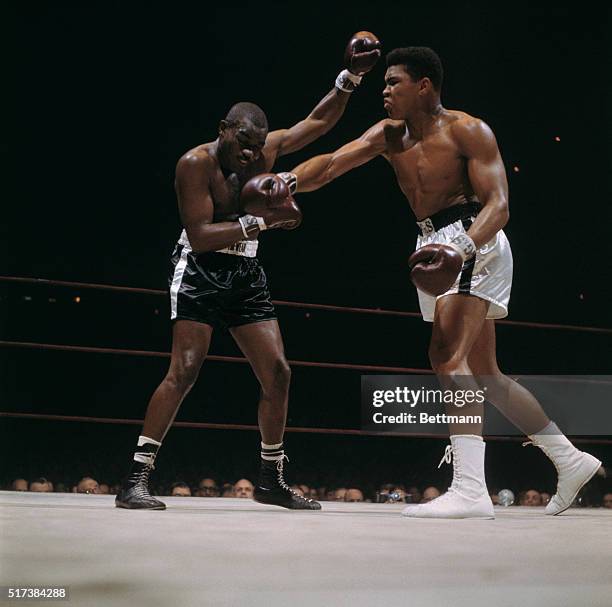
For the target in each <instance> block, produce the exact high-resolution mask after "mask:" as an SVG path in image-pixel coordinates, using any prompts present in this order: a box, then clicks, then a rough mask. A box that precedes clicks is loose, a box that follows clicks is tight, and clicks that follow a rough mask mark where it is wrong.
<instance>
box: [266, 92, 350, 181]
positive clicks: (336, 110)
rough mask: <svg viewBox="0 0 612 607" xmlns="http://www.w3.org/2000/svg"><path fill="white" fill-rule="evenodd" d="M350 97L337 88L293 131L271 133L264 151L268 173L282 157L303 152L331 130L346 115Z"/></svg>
mask: <svg viewBox="0 0 612 607" xmlns="http://www.w3.org/2000/svg"><path fill="white" fill-rule="evenodd" d="M350 96H351V93H345V92H344V91H341V90H339V89H337V88H336V87H334V88H333V89H332V90H331V91H330V92H329V93H327V95H325V97H323V99H321V101H320V102H319V103H318V104H317V106H316V107H315V108H314V110H312V112H311V113H310V114H309V115H308V116H307V117H306V118H304V120H301V121H300V122H298V123H297V124H294V125H293V126H292V127H291V128H288V129H282V130H278V131H272V132H271V133H269V134H268V137H267V138H266V145H265V147H264V149H263V154H264V156H265V158H266V165H267V170H270V169H271V168H272V166H273V165H274V162H275V160H276V159H277V158H278V157H279V156H284V155H285V154H290V153H291V152H296V151H297V150H301V149H302V148H303V147H305V146H307V145H308V144H309V143H312V142H313V141H315V140H316V139H318V138H319V137H321V136H322V135H324V134H325V133H327V131H329V130H331V129H332V128H333V126H334V125H335V124H336V123H337V122H338V120H340V117H341V116H342V114H343V113H344V109H345V108H346V104H347V102H348V100H349V97H350Z"/></svg>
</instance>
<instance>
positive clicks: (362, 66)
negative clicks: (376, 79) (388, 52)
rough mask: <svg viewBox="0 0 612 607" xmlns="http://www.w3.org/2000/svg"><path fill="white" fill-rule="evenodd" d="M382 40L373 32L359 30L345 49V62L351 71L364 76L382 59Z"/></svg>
mask: <svg viewBox="0 0 612 607" xmlns="http://www.w3.org/2000/svg"><path fill="white" fill-rule="evenodd" d="M381 48H382V45H381V43H380V40H379V39H378V38H377V37H376V36H375V35H374V34H373V33H372V32H357V33H356V34H353V37H352V38H351V39H350V40H349V43H348V44H347V45H346V50H345V51H344V64H345V65H346V67H347V68H348V70H349V71H350V72H352V73H353V74H356V75H358V76H362V75H363V74H366V73H367V72H369V71H370V70H371V69H372V68H373V67H374V66H375V65H376V62H377V61H378V60H379V59H380V53H381V51H380V49H381Z"/></svg>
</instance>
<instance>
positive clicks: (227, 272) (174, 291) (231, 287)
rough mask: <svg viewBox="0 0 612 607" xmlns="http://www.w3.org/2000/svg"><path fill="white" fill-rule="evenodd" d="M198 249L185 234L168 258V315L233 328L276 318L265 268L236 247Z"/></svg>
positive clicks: (177, 318) (218, 326)
mask: <svg viewBox="0 0 612 607" xmlns="http://www.w3.org/2000/svg"><path fill="white" fill-rule="evenodd" d="M224 251H230V252H217V251H215V252H210V253H199V254H196V253H194V252H193V251H192V250H191V247H190V246H189V243H188V241H187V240H186V238H181V240H179V242H178V243H177V245H176V247H175V248H174V252H173V253H172V258H171V262H170V275H169V279H168V282H169V286H170V318H171V319H172V320H173V321H174V320H193V321H196V322H201V323H206V324H208V325H211V326H213V327H215V328H222V329H224V328H231V327H238V326H240V325H246V324H249V323H253V322H261V321H264V320H273V319H275V318H276V313H275V310H274V305H273V304H272V301H271V299H270V291H269V290H268V284H267V279H266V274H265V272H264V270H263V268H262V267H261V264H260V263H259V260H258V259H257V258H256V257H248V256H246V255H244V254H243V252H241V250H240V248H239V247H234V248H233V249H224Z"/></svg>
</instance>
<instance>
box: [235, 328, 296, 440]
mask: <svg viewBox="0 0 612 607" xmlns="http://www.w3.org/2000/svg"><path fill="white" fill-rule="evenodd" d="M230 332H231V334H232V337H233V338H234V339H235V340H236V343H237V344H238V347H239V348H240V349H241V350H242V352H243V354H244V355H245V356H246V358H247V359H248V361H249V363H250V365H251V367H252V369H253V372H254V373H255V376H256V377H257V379H258V380H259V384H260V385H261V394H260V398H259V407H258V411H257V417H258V421H259V429H260V432H261V440H262V442H264V443H266V444H278V443H281V442H282V441H283V434H284V433H285V422H286V420H287V401H288V399H289V383H290V381H291V369H290V368H289V364H288V363H287V359H286V358H285V349H284V346H283V339H282V337H281V333H280V329H279V327H278V322H277V321H276V320H267V321H263V322H255V323H250V324H247V325H242V326H240V327H234V328H232V329H230Z"/></svg>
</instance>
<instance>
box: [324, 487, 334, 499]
mask: <svg viewBox="0 0 612 607" xmlns="http://www.w3.org/2000/svg"><path fill="white" fill-rule="evenodd" d="M335 495H336V490H335V489H334V488H333V487H328V488H327V489H326V490H325V499H324V501H326V502H333V501H334V498H335Z"/></svg>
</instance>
